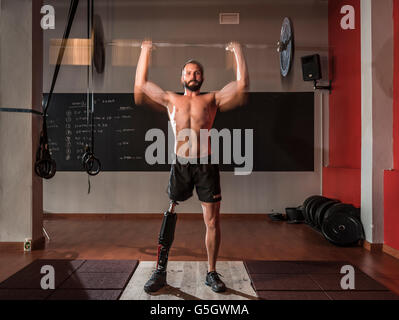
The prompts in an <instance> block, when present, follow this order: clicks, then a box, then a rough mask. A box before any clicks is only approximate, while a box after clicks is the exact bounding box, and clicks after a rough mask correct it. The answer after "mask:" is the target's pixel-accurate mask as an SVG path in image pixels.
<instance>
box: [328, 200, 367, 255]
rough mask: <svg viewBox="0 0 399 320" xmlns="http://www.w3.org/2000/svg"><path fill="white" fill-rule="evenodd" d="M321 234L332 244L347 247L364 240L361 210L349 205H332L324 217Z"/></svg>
mask: <svg viewBox="0 0 399 320" xmlns="http://www.w3.org/2000/svg"><path fill="white" fill-rule="evenodd" d="M321 232H322V234H323V235H324V237H325V238H326V239H327V240H328V241H329V242H331V243H333V244H335V245H337V246H342V247H347V246H351V245H354V244H356V243H357V242H358V241H359V240H360V239H364V230H363V225H362V223H361V221H360V217H359V210H358V209H356V208H355V207H354V206H352V205H349V204H343V203H338V204H334V205H332V206H331V207H330V208H329V209H328V210H327V212H326V213H325V215H324V219H323V224H322V227H321Z"/></svg>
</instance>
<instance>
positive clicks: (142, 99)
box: [134, 40, 169, 107]
mask: <svg viewBox="0 0 399 320" xmlns="http://www.w3.org/2000/svg"><path fill="white" fill-rule="evenodd" d="M152 49H153V45H152V42H151V41H148V40H145V41H143V43H142V45H141V53H140V57H139V62H138V63H137V68H136V80H135V83H134V102H135V103H136V104H137V105H140V104H145V103H154V102H155V103H157V104H159V105H162V106H164V107H167V106H168V103H169V95H168V93H167V92H165V91H163V90H162V89H161V88H160V87H158V86H157V85H156V84H154V83H152V82H150V81H147V73H148V65H149V61H150V56H151V50H152Z"/></svg>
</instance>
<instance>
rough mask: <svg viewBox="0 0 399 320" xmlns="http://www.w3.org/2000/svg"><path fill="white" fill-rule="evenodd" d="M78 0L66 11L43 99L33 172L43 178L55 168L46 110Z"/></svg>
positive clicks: (73, 0) (55, 169)
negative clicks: (58, 48) (41, 120)
mask: <svg viewBox="0 0 399 320" xmlns="http://www.w3.org/2000/svg"><path fill="white" fill-rule="evenodd" d="M78 4H79V0H71V4H70V6H69V12H68V22H67V25H66V28H65V31H64V35H63V37H62V42H61V47H60V51H59V53H58V58H57V64H56V66H55V70H54V74H53V80H52V82H51V87H50V92H49V94H48V96H47V100H46V101H43V127H42V131H41V133H40V140H39V147H38V149H37V152H36V162H35V172H36V174H37V175H38V176H39V177H42V178H45V179H51V178H52V177H54V175H55V173H56V171H57V168H56V163H55V161H54V160H53V159H52V158H51V154H50V150H49V147H48V136H47V121H46V118H47V110H48V108H49V106H50V102H51V98H52V95H53V91H54V87H55V84H56V82H57V77H58V73H59V71H60V68H61V63H62V58H63V57H64V53H65V47H66V44H67V41H68V38H69V33H70V31H71V27H72V23H73V19H74V17H75V13H76V9H77V7H78Z"/></svg>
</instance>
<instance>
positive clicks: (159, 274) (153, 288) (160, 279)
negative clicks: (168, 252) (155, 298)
mask: <svg viewBox="0 0 399 320" xmlns="http://www.w3.org/2000/svg"><path fill="white" fill-rule="evenodd" d="M165 285H166V271H159V270H155V271H154V272H153V274H152V276H151V278H150V280H148V281H147V282H146V284H145V285H144V291H145V292H147V293H150V292H157V291H158V290H159V289H161V288H162V287H164V286H165Z"/></svg>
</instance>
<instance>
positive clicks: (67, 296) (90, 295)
mask: <svg viewBox="0 0 399 320" xmlns="http://www.w3.org/2000/svg"><path fill="white" fill-rule="evenodd" d="M46 265H47V266H52V267H53V268H54V287H55V289H42V288H41V280H42V278H43V277H44V276H45V275H46V273H45V272H43V273H41V270H42V267H43V266H46ZM137 265H138V261H137V260H35V261H33V262H32V263H31V264H29V265H28V266H26V267H25V268H23V269H22V270H20V271H18V272H17V273H15V274H14V275H12V276H11V277H9V278H8V279H6V280H4V281H3V282H2V283H0V300H46V299H50V300H117V299H118V298H119V297H120V295H121V294H122V292H123V290H124V289H125V287H126V285H127V283H128V282H129V280H130V278H131V276H132V275H133V273H134V271H135V270H136V268H137Z"/></svg>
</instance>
